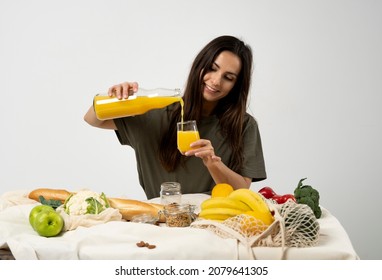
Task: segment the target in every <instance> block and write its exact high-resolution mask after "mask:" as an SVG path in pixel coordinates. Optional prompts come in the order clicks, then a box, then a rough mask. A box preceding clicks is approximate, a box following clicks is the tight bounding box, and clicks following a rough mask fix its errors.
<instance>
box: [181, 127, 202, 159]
mask: <svg viewBox="0 0 382 280" xmlns="http://www.w3.org/2000/svg"><path fill="white" fill-rule="evenodd" d="M177 132H178V136H177V144H178V150H179V151H180V152H181V154H183V155H184V154H185V153H186V152H187V151H189V150H191V149H192V148H191V147H190V145H191V143H193V142H195V141H197V140H199V139H200V136H199V131H198V127H197V126H196V121H185V122H178V123H177Z"/></svg>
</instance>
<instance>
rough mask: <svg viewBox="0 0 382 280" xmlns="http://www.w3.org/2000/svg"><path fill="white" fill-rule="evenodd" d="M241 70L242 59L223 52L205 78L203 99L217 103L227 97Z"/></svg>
mask: <svg viewBox="0 0 382 280" xmlns="http://www.w3.org/2000/svg"><path fill="white" fill-rule="evenodd" d="M240 70H241V61H240V58H239V57H238V56H237V55H235V54H234V53H232V52H230V51H223V52H221V53H220V54H219V55H218V56H217V57H216V59H215V61H214V63H213V65H212V67H211V69H209V70H208V71H207V73H206V74H205V75H204V77H203V99H204V101H207V102H212V103H217V101H219V100H220V99H222V98H223V97H225V96H227V95H228V93H229V92H230V91H231V89H232V88H233V86H234V85H235V83H236V80H237V78H238V76H239V73H240Z"/></svg>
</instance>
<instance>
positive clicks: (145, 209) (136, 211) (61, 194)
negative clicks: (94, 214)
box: [28, 188, 164, 222]
mask: <svg viewBox="0 0 382 280" xmlns="http://www.w3.org/2000/svg"><path fill="white" fill-rule="evenodd" d="M71 194H74V192H69V191H67V190H62V189H47V188H40V189H35V190H33V191H31V192H30V193H29V196H28V197H29V198H30V199H33V200H36V201H39V197H40V196H43V197H44V198H45V199H54V200H60V201H61V202H63V203H64V202H65V200H66V199H67V198H68V197H69V196H70V195H71ZM108 201H109V204H110V207H113V208H115V209H118V210H119V212H120V213H121V215H122V218H124V219H125V220H128V221H129V220H131V219H132V217H133V216H135V215H140V214H149V215H152V216H154V217H158V219H159V221H160V222H164V216H163V215H159V214H158V212H159V211H161V210H163V205H161V204H157V203H148V202H143V201H139V200H134V199H122V198H108Z"/></svg>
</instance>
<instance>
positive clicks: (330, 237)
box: [0, 191, 358, 260]
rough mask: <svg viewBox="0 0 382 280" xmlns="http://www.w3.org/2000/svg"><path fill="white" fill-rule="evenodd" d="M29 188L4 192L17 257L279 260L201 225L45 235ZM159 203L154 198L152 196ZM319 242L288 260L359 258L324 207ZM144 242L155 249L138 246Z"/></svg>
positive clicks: (2, 241) (1, 208)
mask: <svg viewBox="0 0 382 280" xmlns="http://www.w3.org/2000/svg"><path fill="white" fill-rule="evenodd" d="M27 193H28V192H27V191H20V192H14V193H12V194H10V193H7V194H4V195H2V196H1V197H0V248H9V249H10V250H11V252H12V254H13V256H14V257H15V258H16V259H23V260H26V259H32V260H33V259H53V260H62V259H65V260H73V259H93V260H94V259H98V260H99V259H102V260H103V259H113V260H118V259H134V260H139V259H142V260H153V259H163V260H171V259H180V260H187V259H189V260H202V259H209V260H217V259H226V260H227V259H250V258H251V257H253V255H254V256H255V258H256V259H263V260H271V259H280V257H281V248H279V247H274V248H270V247H254V248H253V255H252V256H251V254H249V252H248V251H247V248H245V247H244V246H243V245H241V244H240V243H238V242H237V240H236V239H223V238H220V237H218V236H217V235H215V234H214V233H212V232H210V231H208V230H204V229H198V228H188V227H187V228H169V227H160V226H155V225H149V224H139V223H131V222H124V221H121V222H119V221H114V222H108V223H106V224H101V225H96V226H93V227H90V228H85V227H80V228H77V229H76V230H73V231H68V232H65V233H64V234H61V235H59V236H57V237H51V238H46V237H41V236H39V235H38V234H37V233H36V232H35V231H34V230H33V229H32V227H31V226H30V224H29V220H28V217H29V212H30V210H31V209H32V208H33V207H34V206H35V205H36V202H33V201H30V200H28V199H27V198H26V197H25V196H26V194H27ZM206 198H208V196H207V195H204V194H194V195H191V194H190V195H184V196H183V201H184V202H189V203H191V204H195V205H200V202H201V201H203V200H204V199H206ZM154 201H155V202H156V200H155V199H154ZM318 221H319V223H320V237H319V243H318V245H317V246H315V247H309V248H288V249H287V250H286V252H285V255H284V258H286V259H298V260H301V259H336V260H346V259H358V255H357V254H356V252H355V251H354V248H353V246H352V244H351V241H350V239H349V236H348V235H347V233H346V231H345V230H344V228H343V227H342V225H341V224H340V222H339V221H338V220H337V219H336V218H335V217H334V216H333V215H331V214H330V212H329V211H328V210H326V209H324V208H323V214H322V217H321V218H320V219H319V220H318ZM140 241H145V242H147V243H149V244H153V245H155V246H156V248H155V249H148V248H146V247H138V246H137V245H136V243H138V242H140Z"/></svg>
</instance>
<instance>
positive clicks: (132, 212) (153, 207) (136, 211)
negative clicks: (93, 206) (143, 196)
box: [108, 198, 164, 222]
mask: <svg viewBox="0 0 382 280" xmlns="http://www.w3.org/2000/svg"><path fill="white" fill-rule="evenodd" d="M108 200H109V203H110V207H113V208H116V209H119V212H120V213H121V214H122V217H123V218H124V219H125V220H128V221H129V220H131V219H132V218H133V216H136V215H140V214H149V215H151V216H154V217H158V219H159V218H160V220H159V221H160V222H164V220H163V217H162V216H163V215H159V211H161V210H163V205H161V204H156V203H147V202H143V201H139V200H134V199H122V198H109V199H108Z"/></svg>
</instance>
